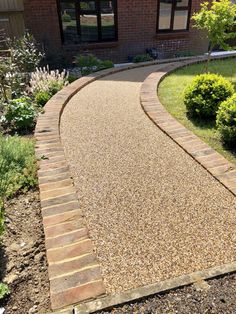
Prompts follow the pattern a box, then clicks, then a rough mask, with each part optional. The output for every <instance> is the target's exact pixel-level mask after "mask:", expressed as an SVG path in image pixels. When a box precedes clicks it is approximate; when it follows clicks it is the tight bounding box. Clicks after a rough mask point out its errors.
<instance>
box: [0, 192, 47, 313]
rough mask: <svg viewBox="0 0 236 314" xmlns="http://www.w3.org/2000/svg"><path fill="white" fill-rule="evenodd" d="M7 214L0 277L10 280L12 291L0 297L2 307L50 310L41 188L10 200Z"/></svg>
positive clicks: (9, 310)
mask: <svg viewBox="0 0 236 314" xmlns="http://www.w3.org/2000/svg"><path fill="white" fill-rule="evenodd" d="M5 217H6V221H5V232H4V235H3V241H2V242H3V243H2V246H1V251H0V274H1V277H2V278H0V279H1V280H4V281H7V282H8V285H9V288H10V292H11V293H10V295H9V296H8V297H6V298H5V299H4V300H1V301H0V308H5V312H4V314H12V313H43V314H45V313H48V312H49V310H50V301H49V281H48V273H47V262H46V254H45V245H44V233H43V227H42V218H41V209H40V202H39V193H38V190H37V189H32V190H31V191H29V192H27V193H26V194H20V195H18V196H17V197H15V198H13V199H11V200H10V201H8V202H7V203H6V213H5ZM0 312H1V311H0Z"/></svg>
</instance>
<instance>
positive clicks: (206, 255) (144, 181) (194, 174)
mask: <svg viewBox="0 0 236 314" xmlns="http://www.w3.org/2000/svg"><path fill="white" fill-rule="evenodd" d="M164 66H165V65H164ZM164 66H163V65H162V66H160V65H159V66H157V65H156V66H149V67H145V68H139V69H135V70H130V71H125V72H121V73H118V74H114V75H110V76H108V77H106V78H104V79H101V80H98V81H96V82H93V83H92V84H90V85H88V86H87V87H85V88H84V89H83V90H81V91H80V92H79V93H78V94H77V95H76V96H74V97H73V98H72V99H71V101H70V102H69V103H68V105H67V106H66V108H65V111H64V113H63V115H62V121H61V136H62V140H63V143H64V146H65V152H66V156H67V159H68V162H69V164H70V167H71V172H72V175H73V177H74V180H75V185H76V188H77V190H78V197H79V202H80V206H81V208H82V209H83V211H84V215H85V217H86V220H87V224H88V228H89V231H90V236H91V238H92V240H93V241H94V243H95V246H96V249H97V256H98V260H99V262H100V263H101V265H102V274H103V277H104V282H105V285H106V289H107V292H108V293H113V292H118V291H123V290H127V289H131V288H136V287H138V286H142V285H146V284H149V283H153V282H157V281H160V280H164V279H168V278H171V277H174V276H179V275H182V274H186V273H190V272H193V271H195V270H201V269H205V268H209V267H213V266H217V265H221V264H223V263H228V262H232V261H233V260H235V257H236V251H235V244H236V228H235V225H236V199H235V197H234V196H233V195H232V194H231V193H230V192H228V191H227V190H226V189H225V188H224V187H223V186H222V185H221V184H220V183H218V182H217V181H216V180H215V179H214V178H213V177H212V176H211V175H210V174H209V173H207V171H206V170H204V169H203V168H202V167H201V166H200V165H199V164H198V163H197V162H195V161H194V160H193V159H192V158H191V157H190V156H189V155H187V154H186V153H185V152H184V151H183V150H182V149H181V148H180V147H179V146H178V145H176V144H175V143H174V142H173V141H172V140H171V139H170V138H168V137H167V136H166V135H165V134H164V133H163V132H161V131H160V130H159V129H158V128H157V127H156V126H155V125H154V124H153V123H152V122H151V121H150V120H149V119H148V117H147V116H146V115H145V113H144V112H143V110H142V108H141V106H140V101H139V91H140V86H141V84H142V81H143V80H144V79H145V78H146V77H147V75H149V73H151V72H153V71H156V70H159V69H161V67H164Z"/></svg>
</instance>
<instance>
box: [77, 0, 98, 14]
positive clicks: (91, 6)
mask: <svg viewBox="0 0 236 314" xmlns="http://www.w3.org/2000/svg"><path fill="white" fill-rule="evenodd" d="M80 9H81V10H83V11H95V10H96V4H95V1H86V0H84V1H80Z"/></svg>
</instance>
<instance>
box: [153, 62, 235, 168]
mask: <svg viewBox="0 0 236 314" xmlns="http://www.w3.org/2000/svg"><path fill="white" fill-rule="evenodd" d="M204 66H205V65H204V63H197V64H192V65H190V66H187V67H184V68H181V69H178V70H176V71H174V72H172V73H170V74H169V75H168V76H167V77H165V79H164V80H163V81H162V82H161V84H160V86H159V87H158V96H159V98H160V101H161V103H162V104H163V105H164V106H165V108H166V110H168V112H169V113H170V114H171V115H173V116H174V117H175V118H176V119H177V120H178V121H179V122H180V123H181V124H183V125H184V126H185V127H186V128H188V129H189V130H191V131H192V132H193V133H194V134H196V135H197V136H198V137H199V138H201V139H202V140H203V141H205V142H206V143H207V144H208V145H209V146H211V147H212V148H214V149H215V150H216V151H218V152H219V153H220V154H222V155H223V156H224V157H225V158H226V159H228V160H229V161H230V162H232V163H234V164H235V165H236V151H235V150H233V149H231V147H229V146H225V145H223V142H222V139H221V136H220V133H219V131H218V130H217V128H216V124H215V121H214V120H207V119H201V118H191V119H189V115H188V114H187V112H186V106H185V105H184V101H183V100H184V98H183V92H184V90H185V88H186V87H187V86H188V85H190V84H191V83H192V81H193V79H194V78H195V76H196V75H197V74H199V73H202V70H203V69H204ZM209 70H210V72H211V73H219V74H221V75H222V76H224V77H225V78H227V79H228V80H230V81H232V82H233V84H234V85H235V86H236V68H235V58H226V59H218V60H212V61H211V62H210V67H209Z"/></svg>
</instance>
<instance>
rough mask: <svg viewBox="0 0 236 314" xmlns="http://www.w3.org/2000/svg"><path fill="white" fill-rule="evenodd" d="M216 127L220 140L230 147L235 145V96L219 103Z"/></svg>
mask: <svg viewBox="0 0 236 314" xmlns="http://www.w3.org/2000/svg"><path fill="white" fill-rule="evenodd" d="M216 126H217V129H218V130H219V132H220V134H221V137H222V140H223V141H224V142H225V143H226V144H228V145H230V146H234V147H235V145H236V94H234V95H233V96H232V97H230V98H228V99H227V100H225V101H224V102H222V103H221V105H220V107H219V110H218V112H217V116H216Z"/></svg>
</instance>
